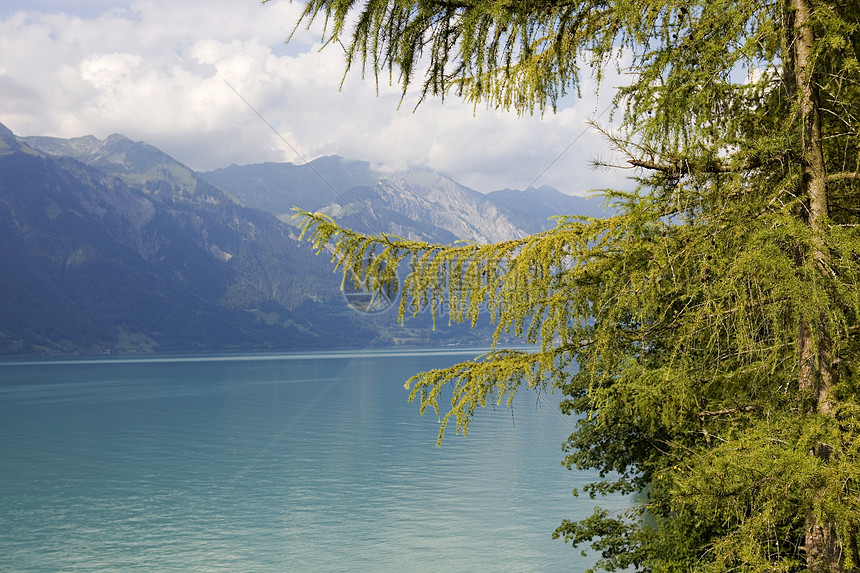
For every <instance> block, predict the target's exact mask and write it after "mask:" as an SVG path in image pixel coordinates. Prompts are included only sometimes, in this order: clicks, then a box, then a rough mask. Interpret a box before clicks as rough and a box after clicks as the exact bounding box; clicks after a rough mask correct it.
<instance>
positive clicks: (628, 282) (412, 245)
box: [302, 0, 860, 572]
mask: <svg viewBox="0 0 860 573" xmlns="http://www.w3.org/2000/svg"><path fill="white" fill-rule="evenodd" d="M318 19H322V20H324V21H325V31H324V39H325V40H326V41H327V42H328V43H331V42H336V41H337V42H340V41H342V40H343V41H344V47H345V50H346V69H347V70H349V69H351V68H353V67H356V66H359V67H360V68H361V70H362V73H367V72H368V71H369V72H370V73H371V74H373V76H374V77H376V79H377V81H379V79H381V78H382V79H386V76H387V78H388V80H391V81H398V82H400V85H401V86H402V88H403V90H404V92H406V91H408V90H410V89H412V88H413V87H415V88H416V89H419V90H420V92H421V94H422V97H428V96H443V97H444V96H446V95H455V96H458V97H462V98H465V99H467V100H469V101H472V102H475V103H478V102H485V103H487V104H488V105H490V106H498V107H503V108H512V109H515V110H517V111H519V112H533V111H541V112H543V111H545V110H554V109H555V106H556V105H557V103H558V101H559V99H560V98H561V97H562V96H563V95H565V94H566V93H569V92H574V91H576V90H577V89H579V87H580V79H581V77H582V74H592V75H594V76H595V77H596V78H597V79H598V80H600V79H601V76H602V74H603V71H604V70H605V69H606V66H615V67H617V68H618V70H619V71H620V72H622V73H623V74H624V75H625V77H626V78H627V79H628V80H629V82H628V83H627V84H626V85H624V86H623V87H621V88H620V89H618V91H617V94H616V98H615V100H614V102H615V110H616V115H615V117H616V120H617V123H618V127H617V129H613V130H612V131H609V130H607V131H606V137H607V140H608V141H609V142H610V144H611V145H612V146H614V147H615V148H616V149H617V151H618V152H619V153H620V154H622V156H623V157H625V158H626V161H627V165H625V166H623V167H626V168H629V169H631V170H632V175H633V177H634V178H635V181H636V190H635V191H633V192H629V193H624V192H620V191H612V190H606V191H603V193H604V195H605V197H606V200H607V202H610V203H612V204H613V205H614V206H615V207H616V211H615V212H614V214H612V215H611V216H609V217H607V218H605V219H592V218H585V217H576V216H563V215H564V214H560V215H562V216H560V217H559V218H558V221H557V226H556V227H555V228H554V229H552V230H550V231H547V232H544V233H540V234H537V235H534V236H530V237H527V238H524V239H520V240H513V241H508V242H504V243H499V244H491V245H456V246H445V245H434V244H427V243H420V242H413V241H407V240H402V239H399V238H396V237H390V236H378V237H374V236H365V235H361V234H358V233H354V232H352V231H350V230H348V229H344V228H342V227H339V226H338V225H337V224H335V223H334V222H333V221H331V220H329V219H327V218H325V217H324V216H321V215H316V214H311V213H305V214H304V217H305V232H306V236H308V237H310V239H311V240H312V241H313V242H314V245H315V246H316V248H317V249H319V250H322V249H323V248H326V246H327V245H328V246H329V248H332V249H333V252H334V259H333V260H334V261H335V262H336V264H338V265H340V266H341V267H342V268H343V270H344V272H345V275H344V276H345V280H351V279H349V278H348V277H350V276H353V275H352V273H355V274H354V276H355V277H357V279H356V280H358V281H359V282H361V283H363V284H364V285H365V286H367V288H369V289H371V290H374V289H380V288H390V287H391V283H393V282H394V281H396V275H395V274H394V269H397V268H398V267H401V266H403V265H408V268H409V274H408V276H407V277H406V279H405V281H404V283H403V287H402V288H403V296H402V298H401V307H400V312H401V316H408V315H409V314H411V313H414V312H417V311H418V309H419V308H421V307H422V306H424V305H425V304H430V305H431V308H434V309H435V308H436V304H435V303H438V302H440V301H442V300H444V301H446V302H447V303H448V305H447V308H450V314H449V316H448V319H449V320H453V321H464V320H465V321H471V322H472V323H473V324H475V323H476V322H477V321H478V320H481V319H482V317H481V315H480V310H481V309H482V308H488V309H489V314H490V319H491V320H493V321H494V323H495V325H496V336H497V337H499V336H501V335H503V334H505V333H508V334H511V333H512V334H515V335H517V336H520V337H522V338H523V339H524V340H525V341H527V342H529V343H532V344H534V345H535V346H536V350H534V351H519V350H518V351H510V350H498V351H495V352H491V353H490V354H488V355H486V356H484V357H482V358H481V359H478V360H475V361H470V362H465V363H462V364H459V365H456V366H454V367H451V368H448V369H443V370H437V371H431V372H425V373H422V374H419V375H417V376H416V377H414V378H413V379H412V380H410V381H409V383H408V387H409V388H410V391H411V398H412V399H416V400H418V401H419V402H420V407H421V410H422V411H424V410H425V409H426V408H432V409H434V410H435V411H436V412H437V413H438V414H439V415H440V420H441V431H440V439H441V433H442V432H444V431H445V429H446V427H447V423H448V421H449V420H453V421H455V422H456V427H457V430H459V431H463V432H465V431H466V430H467V429H468V424H469V420H470V418H471V416H472V415H473V413H474V412H475V410H476V408H477V407H481V406H485V405H487V404H490V403H495V404H499V403H503V402H504V401H505V400H509V399H510V397H511V396H512V394H513V393H514V392H516V391H517V390H518V389H520V388H522V387H524V386H525V387H530V388H536V389H540V390H551V391H555V392H560V393H561V394H562V395H563V400H562V402H561V407H562V410H563V411H564V412H566V413H569V414H572V415H576V416H577V425H576V430H575V431H574V432H573V433H572V434H571V436H570V437H569V439H568V440H567V442H566V444H565V446H564V448H565V450H566V453H567V457H566V458H565V461H564V463H565V464H566V465H567V466H568V467H571V468H573V467H576V468H594V469H597V470H599V471H600V472H601V475H602V476H603V477H604V479H603V480H601V481H599V482H597V483H594V484H592V485H591V486H590V487H589V489H588V492H587V493H589V494H592V495H598V494H603V493H612V492H625V493H631V492H640V493H641V495H642V497H643V499H644V501H643V503H642V504H640V505H637V506H636V507H633V508H631V510H630V511H629V512H628V513H627V514H624V515H613V514H609V513H607V512H606V511H603V510H600V509H598V510H596V511H595V513H594V514H593V515H592V516H591V517H589V518H588V519H586V520H583V521H580V522H568V521H565V522H564V523H562V524H561V525H560V526H559V528H558V529H557V530H556V532H555V535H556V536H558V537H561V538H563V539H564V540H566V541H569V542H572V543H573V544H574V545H577V546H579V545H583V546H590V547H592V548H593V549H594V550H596V551H597V552H598V554H599V555H600V560H599V562H598V567H600V568H603V569H606V570H610V571H611V570H623V569H624V568H628V567H629V568H633V569H635V570H639V571H688V570H701V571H728V570H754V571H801V570H811V571H828V572H833V571H847V570H853V569H856V568H860V559H858V542H860V484H858V479H860V459H858V455H860V393H858V391H860V386H858V382H860V373H858V362H857V360H858V349H860V324H859V323H858V316H860V288H858V283H859V282H860V259H858V256H860V233H858V227H857V225H858V223H860V167H859V166H858V164H860V137H858V131H857V130H858V125H860V123H858V115H860V62H858V49H859V48H860V2H857V1H854V0H845V1H840V2H834V1H820V0H768V1H764V0H756V1H753V0H742V1H737V2H726V1H723V0H709V1H707V2H674V1H658V0H638V1H637V2H630V1H628V0H562V1H557V0H550V1H548V2H524V1H518V0H498V1H496V0H417V1H413V0H368V1H367V2H365V3H356V2H353V1H351V0H307V2H306V4H305V10H304V13H303V16H302V22H304V23H307V24H310V23H311V22H312V21H315V20H318ZM388 80H386V81H388Z"/></svg>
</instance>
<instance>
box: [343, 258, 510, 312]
mask: <svg viewBox="0 0 860 573" xmlns="http://www.w3.org/2000/svg"><path fill="white" fill-rule="evenodd" d="M503 268H504V265H503V263H502V262H500V261H497V260H487V261H483V262H482V263H481V264H474V265H472V264H469V265H463V267H462V272H461V273H460V275H458V276H450V275H440V276H439V277H438V279H437V281H436V284H435V285H434V286H433V287H432V288H430V287H428V288H427V290H426V291H425V292H424V293H423V295H425V296H424V297H421V296H419V297H417V298H413V294H414V293H406V296H408V297H410V298H409V299H408V300H407V301H406V307H405V308H406V314H407V316H418V315H420V314H423V313H425V312H435V314H436V315H437V316H446V315H449V314H451V312H452V311H453V310H455V309H457V310H460V311H462V312H463V314H468V308H469V307H473V306H474V305H475V303H476V300H475V299H476V297H481V300H480V301H477V307H478V313H479V314H484V313H487V312H489V304H488V303H487V300H486V296H485V293H484V292H480V293H479V292H478V291H479V290H482V289H483V288H484V287H487V286H488V284H492V283H493V282H495V281H496V280H499V278H500V277H501V276H502V275H503V271H502V269H503ZM350 275H351V276H350V277H349V278H347V280H346V281H344V285H343V290H342V294H343V298H344V301H345V302H346V303H347V305H348V306H349V307H350V308H352V309H353V310H354V311H356V312H359V313H361V314H368V315H371V314H381V313H384V312H387V311H388V310H390V309H392V308H399V304H400V297H402V296H404V292H405V285H404V283H403V282H402V281H401V280H400V274H399V273H394V277H393V279H392V280H391V281H388V282H387V283H386V284H385V285H384V286H380V287H378V288H376V289H373V290H370V289H368V283H367V282H366V281H363V280H361V279H358V280H356V275H355V274H354V273H350ZM491 288H492V287H491ZM454 301H456V304H455V303H454Z"/></svg>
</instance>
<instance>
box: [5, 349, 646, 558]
mask: <svg viewBox="0 0 860 573" xmlns="http://www.w3.org/2000/svg"><path fill="white" fill-rule="evenodd" d="M475 354H476V352H475V351H474V350H468V351H458V352H452V351H411V352H394V351H387V352H372V353H349V352H342V353H319V354H314V353H306V354H292V355H260V356H190V357H161V358H142V359H124V360H117V359H104V360H64V361H53V362H38V363H36V362H32V363H28V362H18V363H9V362H7V363H0V460H2V465H0V570H2V571H22V572H24V571H118V570H122V571H406V570H408V571H466V570H468V571H488V572H489V571H561V570H570V571H581V570H582V569H584V568H585V566H586V565H588V564H589V563H590V562H591V560H590V559H583V558H581V557H580V556H579V551H578V550H573V549H571V548H570V546H568V545H565V544H564V543H563V542H561V541H554V540H552V539H551V533H552V531H553V530H554V529H555V527H556V526H558V524H559V523H560V522H561V520H562V519H565V518H567V519H576V518H582V517H585V516H586V515H588V514H590V513H591V511H592V508H593V502H591V501H590V500H588V499H576V498H574V497H572V496H571V494H570V491H571V489H572V488H575V487H581V486H582V485H583V484H584V483H586V482H587V481H590V480H591V479H593V478H594V476H593V475H590V474H586V473H583V472H570V471H567V470H565V469H564V468H563V467H561V465H560V461H561V459H562V456H563V454H562V452H561V443H562V442H563V440H564V438H565V437H566V436H567V434H569V433H570V424H572V421H571V420H570V419H569V418H567V417H565V416H561V415H560V414H558V412H557V407H556V403H557V402H558V398H557V397H553V396H549V397H548V399H546V400H543V399H541V398H539V397H538V396H537V395H536V394H534V393H530V392H526V393H522V394H521V395H520V396H518V398H517V400H516V402H515V404H514V408H513V409H512V410H510V409H507V408H505V407H501V408H496V409H487V410H481V411H479V412H478V414H477V416H476V419H475V421H474V422H473V423H472V426H471V428H470V431H469V435H468V437H467V438H463V437H461V436H455V435H454V434H453V433H451V434H450V435H449V437H448V438H446V441H445V443H444V444H443V446H442V447H441V448H439V447H436V445H435V442H436V433H437V430H438V424H437V419H436V417H435V415H433V414H428V415H425V416H419V415H418V408H417V406H416V405H415V404H409V403H407V402H406V398H407V393H406V391H405V390H404V389H403V383H404V382H405V380H406V379H407V378H408V377H409V376H410V375H412V374H414V373H415V372H417V371H418V370H424V369H428V368H436V367H443V366H447V365H450V364H453V363H454V362H457V361H461V360H467V359H469V358H471V357H472V356H474V355H475ZM629 503H630V501H629V500H628V499H625V498H615V499H611V500H603V501H602V502H601V505H603V506H604V507H607V508H610V509H613V510H616V511H620V510H622V509H623V508H625V507H626V506H627V505H628V504H629Z"/></svg>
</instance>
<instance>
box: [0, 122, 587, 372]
mask: <svg viewBox="0 0 860 573" xmlns="http://www.w3.org/2000/svg"><path fill="white" fill-rule="evenodd" d="M526 193H527V195H526V196H527V197H528V199H527V200H526V199H525V197H523V198H522V199H520V197H521V196H522V194H521V192H518V191H512V190H503V191H498V192H495V193H491V194H488V195H483V194H481V193H478V192H476V191H474V190H472V189H469V188H467V187H464V186H462V185H460V184H458V183H457V182H455V181H453V180H452V179H450V178H448V177H446V176H444V175H442V174H439V173H436V172H434V171H431V170H429V169H410V170H404V171H400V172H396V173H388V172H383V171H380V170H378V169H375V168H374V167H373V166H372V165H371V164H369V163H367V162H361V161H351V160H348V159H343V158H340V157H322V158H320V159H317V160H315V161H313V162H311V163H309V164H307V165H292V164H289V163H284V164H275V163H265V164H259V165H248V166H242V167H239V166H235V165H234V166H231V167H227V168H224V169H219V170H216V171H213V172H209V173H205V174H198V173H196V172H194V171H193V170H191V169H189V168H188V167H186V166H185V165H183V164H181V163H179V162H178V161H176V160H175V159H173V158H172V157H170V156H168V155H166V154H165V153H163V152H162V151H160V150H159V149H157V148H155V147H153V146H150V145H147V144H146V143H143V142H135V141H132V140H130V139H128V138H126V137H124V136H122V135H118V134H117V135H112V136H110V137H108V138H106V139H104V140H100V139H97V138H95V137H93V136H86V137H79V138H74V139H60V138H51V137H17V136H15V135H14V134H13V133H12V132H11V131H9V130H8V129H7V128H6V127H5V126H3V125H2V124H0V268H2V269H3V271H4V272H3V278H2V279H0V354H6V355H8V354H72V353H90V354H91V353H106V352H151V351H159V352H177V351H224V350H264V349H272V350H281V349H305V348H335V347H356V346H364V345H366V344H367V343H368V342H369V341H371V340H373V341H375V342H376V343H377V344H382V345H391V344H443V343H451V342H457V343H476V342H481V343H485V342H486V340H487V339H488V335H489V332H490V329H491V326H490V325H489V324H485V325H484V326H483V327H482V328H479V329H478V330H472V329H470V328H469V327H468V326H459V325H455V326H453V327H447V326H445V325H444V324H443V325H441V326H440V327H439V328H438V329H436V330H434V329H432V323H431V320H430V313H429V312H426V311H424V312H422V313H421V314H420V315H419V316H418V317H416V318H412V319H409V320H408V321H407V323H406V324H405V325H400V324H397V323H396V320H395V319H396V312H394V311H391V310H389V311H388V312H378V313H376V314H374V313H368V312H367V310H368V308H367V307H366V302H364V301H365V298H366V295H364V294H362V293H354V292H350V291H349V289H347V292H346V293H345V294H344V293H341V292H340V289H339V287H340V279H339V276H338V275H336V274H334V273H333V272H332V266H331V262H330V260H329V259H328V257H326V256H316V255H315V254H314V253H313V252H312V249H311V248H310V246H309V245H308V244H307V243H306V242H299V241H298V240H297V229H296V227H295V222H294V221H293V220H292V218H291V216H292V211H291V208H292V206H293V205H298V206H300V207H302V208H304V209H307V210H319V211H322V212H325V213H328V214H330V215H332V216H333V217H335V218H336V219H337V220H338V221H340V222H342V223H344V224H346V225H348V226H351V227H354V228H357V229H359V230H363V231H366V232H372V233H378V232H386V233H391V234H394V235H399V236H402V237H406V238H410V239H422V240H428V241H434V242H443V243H451V242H453V241H455V240H457V239H461V238H462V239H467V240H472V241H478V242H486V241H497V240H504V239H509V238H512V237H520V236H524V235H525V234H526V233H530V232H534V231H535V230H540V229H542V228H546V227H548V226H551V225H552V224H553V223H552V222H551V221H548V220H547V218H548V217H549V216H551V215H555V214H558V213H570V212H571V210H572V209H580V212H582V210H583V209H586V207H590V206H591V205H592V203H588V202H583V201H585V200H583V199H582V198H574V197H568V196H566V195H563V194H561V193H559V192H558V191H555V190H552V189H550V188H541V189H536V190H528V191H527V192H526ZM392 302H394V303H396V302H397V300H396V298H395V300H393V301H392ZM394 308H396V306H395V307H394ZM371 310H380V309H379V308H373V309H371ZM359 311H363V312H359ZM441 322H444V321H441Z"/></svg>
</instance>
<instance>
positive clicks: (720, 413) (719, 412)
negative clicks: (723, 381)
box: [696, 406, 758, 420]
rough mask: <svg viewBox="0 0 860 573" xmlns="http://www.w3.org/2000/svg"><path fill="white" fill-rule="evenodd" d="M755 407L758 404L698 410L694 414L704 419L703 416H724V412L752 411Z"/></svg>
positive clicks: (756, 407) (739, 412)
mask: <svg viewBox="0 0 860 573" xmlns="http://www.w3.org/2000/svg"><path fill="white" fill-rule="evenodd" d="M756 409H758V406H742V407H740V408H725V409H723V410H705V411H703V412H699V413H698V414H696V415H697V416H698V417H699V418H701V419H702V420H704V419H705V418H709V417H711V416H724V415H725V414H741V413H745V412H752V411H753V410H756Z"/></svg>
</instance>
